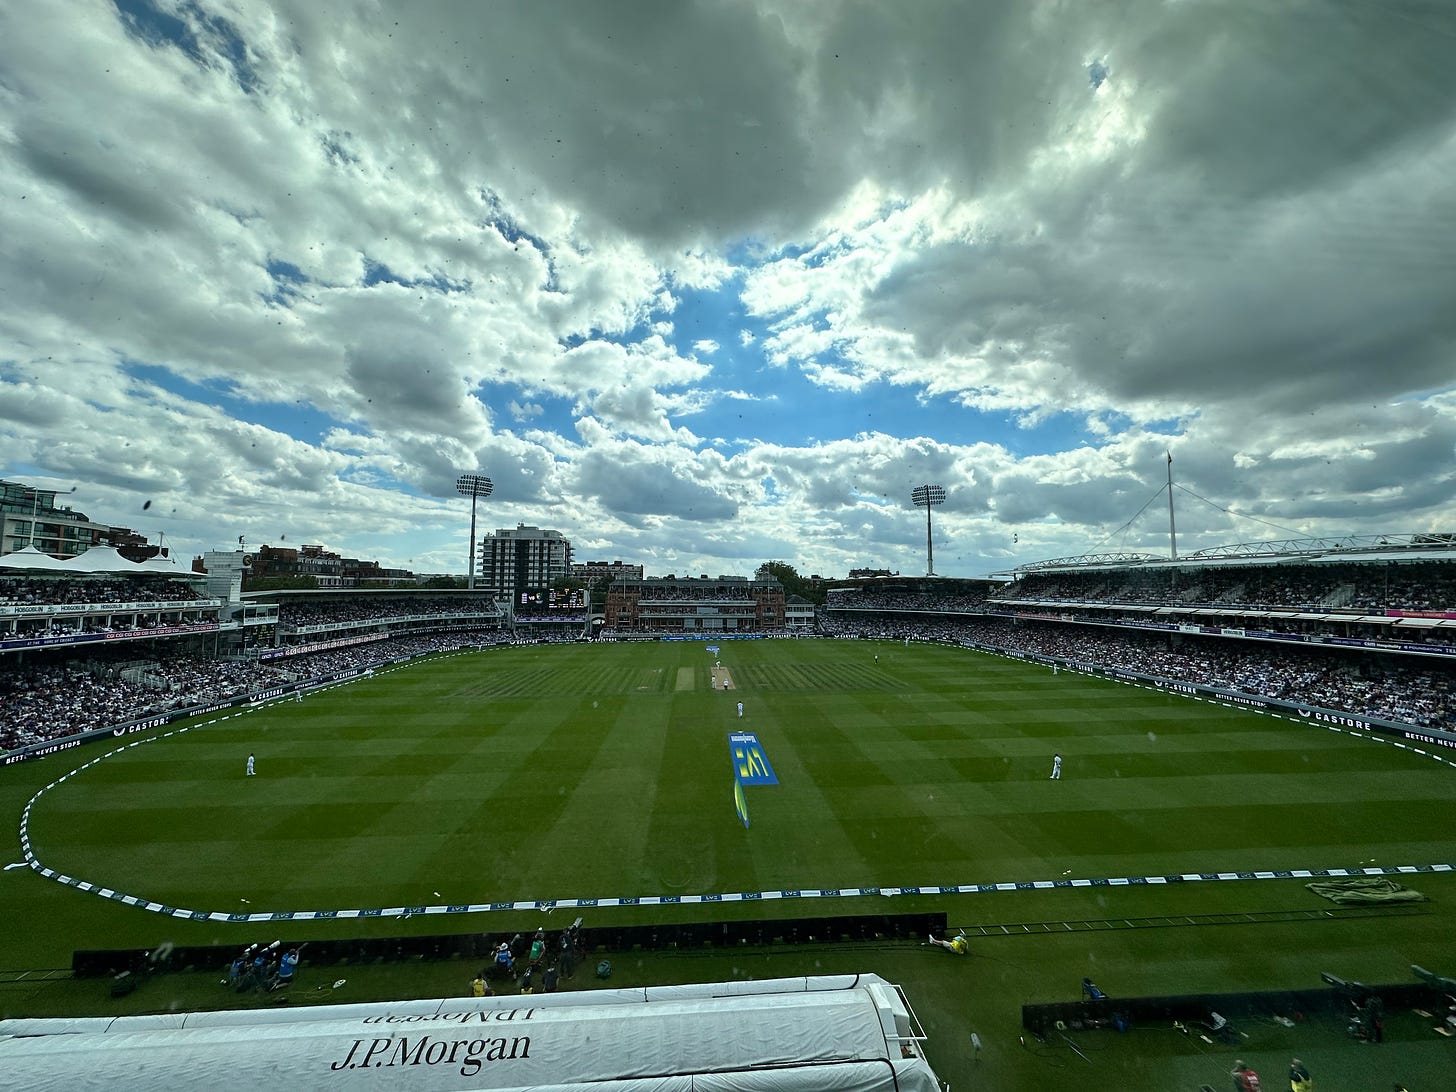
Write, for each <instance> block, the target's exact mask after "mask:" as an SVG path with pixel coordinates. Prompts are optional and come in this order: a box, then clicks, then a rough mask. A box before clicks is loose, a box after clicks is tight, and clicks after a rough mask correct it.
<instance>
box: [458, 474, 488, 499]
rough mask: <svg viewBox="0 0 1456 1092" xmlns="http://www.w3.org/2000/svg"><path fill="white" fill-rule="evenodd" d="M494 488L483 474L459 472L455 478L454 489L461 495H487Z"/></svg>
mask: <svg viewBox="0 0 1456 1092" xmlns="http://www.w3.org/2000/svg"><path fill="white" fill-rule="evenodd" d="M494 488H495V486H494V484H493V483H492V482H491V480H490V479H489V478H487V477H486V476H485V475H484V474H461V475H460V477H458V478H456V479H455V491H456V492H457V493H459V494H460V495H461V496H462V497H488V496H490V493H491V490H492V489H494Z"/></svg>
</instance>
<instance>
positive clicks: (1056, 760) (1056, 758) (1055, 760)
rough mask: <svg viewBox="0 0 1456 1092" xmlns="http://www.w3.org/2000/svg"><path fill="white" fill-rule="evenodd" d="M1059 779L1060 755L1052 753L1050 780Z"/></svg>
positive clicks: (1060, 776)
mask: <svg viewBox="0 0 1456 1092" xmlns="http://www.w3.org/2000/svg"><path fill="white" fill-rule="evenodd" d="M1061 779H1062V756H1061V755H1052V776H1051V780H1053V781H1060V780H1061Z"/></svg>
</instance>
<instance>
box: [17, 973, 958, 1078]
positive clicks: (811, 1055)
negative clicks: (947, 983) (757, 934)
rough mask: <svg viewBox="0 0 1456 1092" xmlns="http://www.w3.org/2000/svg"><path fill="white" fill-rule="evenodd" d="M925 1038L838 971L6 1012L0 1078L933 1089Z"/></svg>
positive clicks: (897, 1007)
mask: <svg viewBox="0 0 1456 1092" xmlns="http://www.w3.org/2000/svg"><path fill="white" fill-rule="evenodd" d="M293 988H295V989H297V988H299V987H298V986H296V985H295V986H294V987H293ZM922 1039H923V1034H922V1033H920V1032H919V1031H918V1025H917V1024H916V1023H915V1021H914V1018H913V1015H912V1014H910V1012H909V1008H908V1006H907V1005H906V1004H905V1003H904V1000H903V996H902V995H901V994H900V993H899V991H898V990H897V989H896V988H895V987H893V986H891V985H890V984H889V983H888V982H886V981H885V980H884V979H882V978H880V977H879V976H877V975H841V976H825V977H816V978H795V979H773V980H767V981H761V982H725V983H715V984H705V985H691V986H664V987H648V988H638V989H625V990H582V991H572V992H567V993H550V994H537V995H526V996H509V997H486V998H461V999H449V1000H435V1001H405V1002H397V1003H387V1002H382V1003H377V1004H360V1005H319V1006H310V1007H308V1008H300V1009H292V1010H290V1009H287V1008H274V1009H258V1010H245V1011H235V1012H203V1013H169V1014H163V1015H157V1016H125V1017H115V1018H107V1017H100V1018H94V1019H79V1020H78V1019H73V1020H64V1019H62V1020H7V1021H0V1072H3V1073H4V1074H5V1080H6V1083H7V1084H8V1085H9V1084H13V1086H14V1087H16V1088H29V1089H42V1088H57V1089H70V1088H74V1087H75V1083H76V1081H77V1079H78V1078H84V1080H85V1082H86V1083H87V1086H88V1087H117V1088H120V1087H131V1088H147V1089H152V1090H166V1089H182V1088H186V1089H194V1088H197V1087H200V1086H203V1085H205V1086H206V1087H208V1088H213V1089H220V1090H230V1089H254V1088H264V1087H274V1088H328V1089H331V1090H334V1089H338V1090H353V1089H384V1088H388V1089H398V1088H400V1087H408V1088H410V1089H411V1090H412V1092H413V1090H417V1089H437V1088H439V1089H445V1088H448V1089H452V1090H456V1092H460V1090H471V1089H493V1090H503V1089H526V1088H530V1089H536V1090H541V1089H561V1090H565V1089H590V1088H598V1089H604V1088H607V1087H610V1088H611V1089H613V1092H649V1090H650V1092H688V1090H689V1089H692V1090H700V1092H701V1090H712V1092H799V1090H810V1089H813V1090H819V1089H826V1090H836V1092H881V1090H891V1089H901V1090H905V1092H939V1082H938V1080H937V1078H936V1076H935V1073H934V1071H933V1070H932V1069H931V1068H930V1065H929V1063H928V1062H927V1061H926V1060H925V1058H924V1055H923V1054H922V1052H921V1045H922V1044H921V1040H922Z"/></svg>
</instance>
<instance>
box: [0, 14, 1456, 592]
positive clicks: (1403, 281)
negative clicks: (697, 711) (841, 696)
mask: <svg viewBox="0 0 1456 1092" xmlns="http://www.w3.org/2000/svg"><path fill="white" fill-rule="evenodd" d="M167 10H168V11H169V12H171V13H172V14H174V15H175V16H176V17H177V18H180V19H182V20H183V21H184V22H185V23H187V24H189V25H190V27H191V28H192V32H193V35H194V38H193V40H192V42H191V44H190V45H189V46H188V47H187V48H180V47H179V46H178V45H177V44H175V43H168V42H166V41H165V40H153V41H145V40H143V37H142V36H139V35H138V34H137V33H135V27H133V30H128V27H127V24H126V23H125V22H124V21H123V19H122V18H121V17H120V16H119V15H118V9H116V8H115V7H114V6H111V5H107V4H103V3H100V2H96V3H92V4H89V5H87V4H82V3H79V2H78V3H76V4H70V5H58V4H49V5H30V6H26V7H24V8H23V10H22V9H15V10H12V9H11V8H5V9H3V10H0V71H3V72H5V78H4V80H3V82H0V192H3V193H4V194H6V197H5V199H4V200H0V238H3V239H4V240H5V248H6V258H7V260H6V261H5V262H4V263H3V264H0V298H3V299H4V300H5V306H4V307H3V308H0V451H3V453H4V454H3V462H0V474H4V475H6V476H9V477H21V478H27V477H28V476H29V477H36V478H38V479H44V480H51V481H61V480H64V481H75V482H76V483H77V484H78V485H79V487H80V490H81V492H78V494H77V497H78V506H80V507H86V506H87V505H89V506H90V509H95V511H94V512H90V509H88V512H89V513H90V514H93V515H96V514H98V513H99V514H102V515H105V516H106V518H110V519H114V520H116V522H118V523H126V522H128V519H129V518H130V517H131V516H134V515H135V513H137V512H140V511H141V508H140V505H141V503H143V502H144V501H145V500H147V499H153V500H155V501H156V502H157V503H156V504H154V506H153V508H151V509H148V510H147V512H148V513H149V515H148V517H147V518H148V519H152V518H153V517H155V516H156V514H157V513H158V512H165V513H166V515H167V518H168V519H169V520H171V519H173V516H172V511H173V509H174V508H175V510H176V516H175V522H174V523H172V524H170V526H172V527H173V530H171V531H169V532H168V534H169V536H172V535H173V534H174V532H175V535H176V539H177V541H178V543H179V545H181V544H183V543H190V544H192V545H193V546H195V547H196V548H201V547H203V546H206V545H212V544H215V543H217V542H226V541H234V540H235V539H236V536H237V534H239V533H246V534H248V535H249V536H250V538H255V539H258V540H262V537H264V536H267V535H269V534H283V533H285V532H286V533H288V535H289V536H290V540H291V539H292V538H293V536H295V535H297V536H298V537H300V538H307V539H308V540H310V541H319V540H323V541H329V542H334V543H338V544H340V546H341V547H343V548H348V546H347V544H348V543H349V542H350V541H364V542H368V543H370V544H372V545H374V546H375V547H376V548H377V549H378V550H379V551H380V552H381V554H382V555H385V556H383V557H382V560H387V561H395V562H404V561H406V560H409V559H411V558H416V559H419V558H434V559H438V560H436V561H434V562H433V563H434V564H435V565H436V566H439V567H444V566H446V565H447V564H449V562H448V561H447V560H446V559H449V558H454V557H456V556H457V554H458V555H459V556H462V557H463V554H464V550H463V548H462V549H457V548H456V547H457V546H463V543H462V542H461V541H460V540H461V539H463V537H464V533H465V532H464V529H463V528H462V527H461V526H459V520H458V510H457V509H458V504H457V503H456V500H457V498H454V496H453V490H452V486H451V483H452V482H453V478H454V475H455V474H457V473H459V472H460V471H461V470H465V469H473V470H479V471H480V472H484V473H489V474H491V475H492V476H493V477H494V478H495V479H496V482H497V490H496V493H495V495H494V496H493V497H492V498H491V501H490V510H491V512H492V513H493V515H494V516H496V517H497V518H499V519H500V520H501V521H502V523H503V524H510V523H513V522H515V521H517V520H525V521H527V522H533V523H538V524H542V523H544V524H548V525H549V524H550V523H551V522H552V520H558V521H559V522H561V523H563V524H567V525H566V526H564V527H563V529H564V530H566V531H567V532H568V533H575V534H579V535H580V536H581V537H582V539H583V541H592V542H594V543H611V542H616V543H619V544H620V550H619V551H613V550H605V549H604V552H609V553H614V554H616V553H621V554H623V555H625V556H627V557H628V558H631V557H634V556H635V557H638V558H645V559H654V561H663V562H666V561H667V559H668V558H671V559H672V561H671V563H672V564H678V565H682V566H690V567H691V568H692V570H693V571H704V570H706V571H716V570H719V569H722V570H723V571H729V570H731V569H732V568H733V567H734V566H739V567H741V568H743V569H746V570H749V571H751V569H752V567H753V565H754V564H756V563H757V562H758V561H761V560H763V559H764V558H763V556H760V555H761V554H763V553H767V552H771V553H772V554H773V555H774V556H778V557H784V558H788V559H790V560H795V561H796V562H797V563H800V564H801V567H804V568H811V567H812V568H813V569H814V570H815V571H823V572H835V571H842V570H843V569H845V568H847V567H849V565H852V564H874V563H887V564H889V565H890V566H891V567H896V568H902V569H904V570H905V571H914V570H915V569H916V568H917V566H918V565H919V562H918V560H917V554H918V551H919V550H920V549H921V548H922V547H923V527H920V526H919V525H918V524H917V523H916V521H915V518H914V516H915V514H914V513H913V512H908V511H906V509H905V503H904V494H905V492H906V490H907V489H908V487H909V485H910V484H911V483H913V482H915V481H916V480H925V479H926V478H928V477H934V478H937V479H941V478H943V479H944V480H945V481H946V482H947V484H948V486H949V487H951V488H952V498H953V499H952V501H948V503H947V505H946V508H945V511H944V513H943V514H941V515H938V517H937V519H938V523H937V526H940V527H943V529H944V536H945V544H946V549H947V553H946V558H947V565H949V564H951V563H952V562H954V563H955V565H956V567H957V568H959V569H960V571H970V572H982V571H985V569H986V568H987V567H989V566H990V565H992V564H1000V563H1002V562H1003V561H1004V560H1005V559H1006V558H1007V557H1008V556H1010V554H1012V553H1015V552H1016V550H1028V551H1029V550H1041V551H1044V552H1046V553H1059V554H1069V553H1080V552H1083V550H1084V549H1086V548H1088V547H1090V546H1091V545H1092V544H1094V543H1095V542H1097V541H1099V540H1100V538H1101V537H1102V536H1104V535H1105V534H1108V533H1110V532H1112V531H1116V530H1117V529H1118V528H1119V526H1120V525H1121V524H1122V523H1124V522H1125V521H1127V520H1128V519H1129V518H1131V516H1132V515H1133V514H1134V513H1135V512H1136V511H1137V509H1138V507H1139V506H1140V505H1142V504H1143V503H1144V501H1145V500H1146V497H1147V496H1148V495H1149V494H1151V493H1152V492H1153V491H1155V490H1156V488H1157V487H1158V485H1159V484H1160V479H1161V473H1162V471H1163V469H1164V464H1163V462H1162V457H1163V456H1162V452H1163V451H1164V450H1165V449H1167V448H1169V447H1171V448H1172V450H1173V451H1174V455H1175V464H1174V468H1175V471H1176V473H1177V475H1178V478H1179V482H1180V485H1181V486H1183V487H1185V488H1187V489H1188V490H1191V491H1193V492H1195V493H1197V494H1198V495H1201V496H1206V497H1209V498H1211V499H1213V500H1216V501H1218V502H1219V503H1220V504H1221V505H1222V506H1223V507H1224V508H1227V509H1231V510H1233V511H1236V512H1238V513H1240V515H1230V514H1229V513H1228V512H1220V511H1219V510H1218V509H1217V508H1214V507H1211V506H1209V505H1205V504H1203V503H1202V502H1200V501H1198V500H1196V499H1194V498H1193V497H1191V496H1183V497H1182V499H1183V500H1186V501H1187V512H1186V515H1184V516H1180V526H1183V523H1184V520H1185V519H1186V525H1187V532H1186V533H1187V534H1188V535H1189V536H1193V537H1196V536H1204V537H1205V538H1207V537H1213V536H1224V538H1225V539H1227V538H1239V537H1249V536H1250V535H1251V534H1253V535H1257V534H1258V533H1260V532H1259V530H1258V528H1259V526H1260V525H1257V524H1250V523H1249V522H1247V520H1248V519H1250V518H1255V517H1256V518H1259V519H1265V520H1268V521H1269V522H1270V523H1274V524H1278V525H1279V526H1281V527H1282V526H1291V527H1294V528H1295V529H1298V530H1308V531H1311V532H1313V531H1321V532H1343V531H1347V530H1356V529H1362V528H1363V529H1379V528H1381V527H1384V528H1385V529H1390V528H1391V527H1393V526H1395V525H1408V526H1409V527H1412V528H1430V527H1432V526H1434V525H1437V524H1440V523H1441V521H1442V520H1449V513H1450V511H1451V510H1452V509H1451V502H1452V499H1453V495H1456V485H1453V481H1452V478H1451V475H1450V473H1449V471H1448V470H1447V468H1448V467H1449V466H1450V465H1451V459H1452V456H1453V453H1456V395H1453V393H1452V391H1453V385H1452V375H1453V374H1456V372H1453V368H1452V360H1453V359H1456V272H1453V264H1452V258H1451V255H1450V254H1449V252H1448V251H1449V247H1447V246H1446V244H1445V240H1446V239H1447V237H1448V236H1449V235H1450V231H1449V228H1450V225H1451V224H1452V223H1456V196H1453V190H1452V188H1451V186H1450V184H1449V179H1450V178H1451V177H1452V176H1453V174H1456V81H1453V80H1452V79H1451V78H1450V77H1449V76H1447V75H1446V72H1447V69H1448V68H1449V65H1448V64H1446V57H1445V55H1444V53H1443V52H1442V51H1443V49H1444V47H1445V45H1446V43H1447V42H1448V40H1449V36H1448V35H1443V34H1441V33H1440V31H1441V30H1442V29H1443V28H1442V27H1441V26H1439V25H1433V24H1434V21H1435V20H1436V19H1437V16H1435V15H1433V14H1431V13H1430V12H1426V13H1420V12H1417V13H1415V14H1414V15H1409V14H1408V15H1407V17H1403V18H1396V17H1394V16H1391V15H1390V14H1389V13H1385V12H1383V11H1374V12H1369V11H1357V10H1356V9H1355V8H1350V9H1348V10H1347V9H1344V8H1338V7H1332V8H1330V9H1328V10H1326V11H1322V12H1321V13H1320V14H1319V15H1318V16H1317V17H1314V18H1310V17H1309V16H1308V13H1297V12H1288V11H1284V10H1282V9H1278V8H1269V9H1268V10H1260V11H1258V12H1256V13H1254V14H1251V15H1247V13H1246V15H1247V17H1246V18H1240V19H1237V20H1236V19H1233V18H1231V17H1230V14H1229V12H1228V10H1227V9H1226V8H1223V7H1221V6H1219V5H1164V4H1158V3H1153V2H1149V3H1146V4H1140V5H1135V6H1134V8H1133V9H1131V10H1130V11H1123V10H1121V9H1119V10H1116V11H1114V10H1111V9H1105V8H1103V7H1101V6H1099V5H1072V6H1062V7H1047V6H1044V5H1022V4H1006V5H985V4H982V5H965V4H962V3H957V2H953V0H926V2H925V3H920V4H917V5H915V6H914V9H913V11H912V10H911V9H908V8H900V7H896V6H894V5H883V4H861V3H845V4H836V5H804V4H797V3H783V2H781V0H774V2H769V0H762V2H759V3H756V4H755V3H744V4H735V5H702V6H698V7H690V8H685V9H683V10H682V11H680V12H678V13H677V15H676V17H675V18H673V19H671V20H663V19H661V18H660V17H657V16H656V15H654V13H653V11H652V10H651V9H649V8H648V7H644V6H640V5H637V6H634V5H626V6H613V7H612V8H604V7H603V6H601V5H595V4H587V3H573V2H570V0H555V2H548V3H544V4H536V5H490V6H486V7H482V6H481V5H478V4H472V3H446V4H440V5H430V6H427V7H425V8H421V9H419V10H416V8H414V7H410V8H408V9H406V8H405V7H404V6H400V5H396V4H392V3H390V2H389V0H385V2H383V3H382V4H381V3H377V2H374V0H369V2H366V0H344V3H343V4H342V6H341V5H333V6H331V7H329V8H327V9H325V8H320V7H319V6H317V5H311V4H304V3H301V2H293V3H290V2H282V3H270V4H263V3H257V2H254V0H227V2H223V0H199V3H197V4H188V5H182V6H175V5H174V6H171V7H169V8H168V9H167ZM224 25H226V26H227V27H231V28H232V32H233V33H235V34H236V35H237V37H238V39H239V40H240V41H241V42H242V43H244V48H243V49H241V50H238V49H234V48H233V47H232V44H231V43H229V42H228V41H227V40H226V36H225V34H224V32H223V30H222V29H220V28H222V27H224ZM240 58H242V63H241V64H240V62H239V59H240ZM1008 58H1011V59H1014V61H1015V63H1008ZM1091 59H1096V60H1097V62H1098V63H1099V64H1100V65H1101V66H1102V68H1101V69H1100V70H1099V72H1100V75H1099V77H1098V78H1093V77H1092V75H1091V70H1090V69H1089V63H1090V61H1091ZM1352 89H1354V90H1352ZM98 118H104V119H105V122H106V123H105V125H101V126H98V124H97V119H98ZM709 296H711V297H713V298H712V300H709V299H708V297H709ZM735 340H736V345H734V344H733V342H734V341H735ZM724 342H727V343H728V345H727V347H726V348H725V345H724V344H723V343H724ZM694 355H696V356H699V357H704V358H707V357H711V358H712V367H709V366H707V365H706V364H705V363H703V362H702V361H701V360H695V359H692V357H693V356H694ZM805 384H808V385H809V386H810V387H811V388H817V390H818V391H819V392H820V394H821V395H822V398H821V399H806V400H805V402H804V403H803V404H802V405H798V406H793V407H790V412H789V413H787V414H782V415H780V416H779V417H778V418H776V420H777V421H778V422H779V423H778V424H777V425H776V426H775V427H776V428H777V429H778V430H779V431H778V432H776V433H775V434H774V435H773V436H772V437H771V438H770V439H768V440H761V439H758V438H756V437H754V436H753V435H748V434H745V432H744V431H743V430H745V429H747V428H748V427H749V425H747V424H745V425H738V424H737V423H736V422H737V417H736V416H735V415H734V414H728V413H726V412H725V410H726V408H727V407H728V406H730V405H731V404H733V403H742V402H753V403H756V404H757V405H758V407H760V408H762V409H765V410H767V409H770V408H779V407H782V406H784V404H785V403H786V402H787V401H788V400H789V399H790V398H791V397H798V396H797V395H796V394H795V395H792V396H791V395H789V394H787V393H785V392H791V391H792V392H797V391H800V390H802V389H803V387H804V385H805ZM900 397H903V398H904V399H908V400H909V401H910V402H914V403H918V404H920V405H932V404H933V405H934V406H936V407H937V408H943V407H945V406H951V407H960V411H961V413H962V414H963V416H962V417H957V418H953V419H952V420H954V422H955V423H956V428H955V431H956V433H957V435H956V436H955V437H952V438H944V437H943V438H940V439H934V438H928V437H924V436H921V435H919V432H920V431H921V429H920V428H919V427H918V425H916V424H913V423H907V422H901V421H893V420H889V419H888V418H887V414H888V412H889V409H888V407H889V405H890V404H892V403H894V402H895V399H896V398H900ZM844 406H853V407H858V408H859V412H855V411H854V410H849V411H845V410H843V407H844ZM831 407H840V409H839V410H838V411H835V412H832V411H831ZM738 408H742V407H738ZM871 410H874V411H875V414H874V420H873V425H874V428H873V429H869V428H868V427H867V426H866V424H865V422H866V420H868V418H869V417H870V411H871ZM836 412H838V414H839V415H838V416H836ZM689 419H691V425H692V428H691V429H690V428H689V427H688V420H689ZM767 419H768V415H767V414H759V415H755V414H749V415H747V417H746V418H745V421H747V422H749V423H750V424H754V423H756V424H759V425H760V426H761V427H767V426H766V425H764V424H763V422H765V421H766V420H767ZM940 419H941V420H946V418H944V417H942V418H940ZM566 421H572V422H574V428H572V427H566V426H564V425H563V423H564V422H566ZM961 421H963V422H964V424H961V423H960V422H961ZM882 422H883V423H882ZM563 427H565V431H564V432H563V431H562V429H563ZM735 428H736V429H739V430H740V431H738V432H732V431H730V430H731V429H735ZM795 429H797V430H798V433H797V435H795V434H794V430H795ZM703 436H712V437H713V440H712V442H711V443H710V442H707V441H705V440H704V439H702V437H703ZM730 453H731V454H730ZM968 468H974V470H973V471H972V470H971V469H968ZM765 483H769V484H765ZM83 501H84V503H83ZM568 521H569V522H568ZM1022 532H1024V533H1022ZM1159 534H1160V532H1159V531H1158V530H1157V529H1156V528H1155V527H1153V526H1152V525H1149V527H1148V528H1146V529H1144V528H1143V527H1142V525H1141V524H1138V525H1136V526H1135V527H1134V528H1133V529H1132V530H1131V531H1130V532H1127V533H1126V534H1125V535H1124V538H1125V539H1130V538H1133V537H1136V536H1138V535H1142V536H1143V537H1144V539H1145V540H1146V541H1148V542H1156V539H1157V537H1158V535H1159ZM1012 535H1016V536H1017V538H1018V541H1017V542H1016V543H1015V546H1016V550H1013V549H1012V547H1011V546H1009V545H1008V543H1011V541H1012V538H1011V536H1012ZM1204 544H1209V545H1211V544H1213V542H1205V543H1204ZM940 553H941V551H940V549H939V548H938V549H937V557H938V558H939V557H940ZM938 567H940V568H942V570H943V571H951V570H947V569H946V566H945V565H941V566H938ZM685 571H686V570H685Z"/></svg>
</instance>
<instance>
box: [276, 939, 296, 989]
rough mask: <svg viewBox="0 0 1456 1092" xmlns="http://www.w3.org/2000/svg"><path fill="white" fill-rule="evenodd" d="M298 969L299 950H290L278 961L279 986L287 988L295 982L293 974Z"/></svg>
mask: <svg viewBox="0 0 1456 1092" xmlns="http://www.w3.org/2000/svg"><path fill="white" fill-rule="evenodd" d="M297 967H298V949H297V948H290V949H289V950H288V951H286V952H284V953H283V957H282V958H281V959H279V960H278V981H277V983H276V985H277V986H286V985H288V984H289V983H290V982H292V981H293V972H294V971H295V970H296V969H297Z"/></svg>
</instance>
